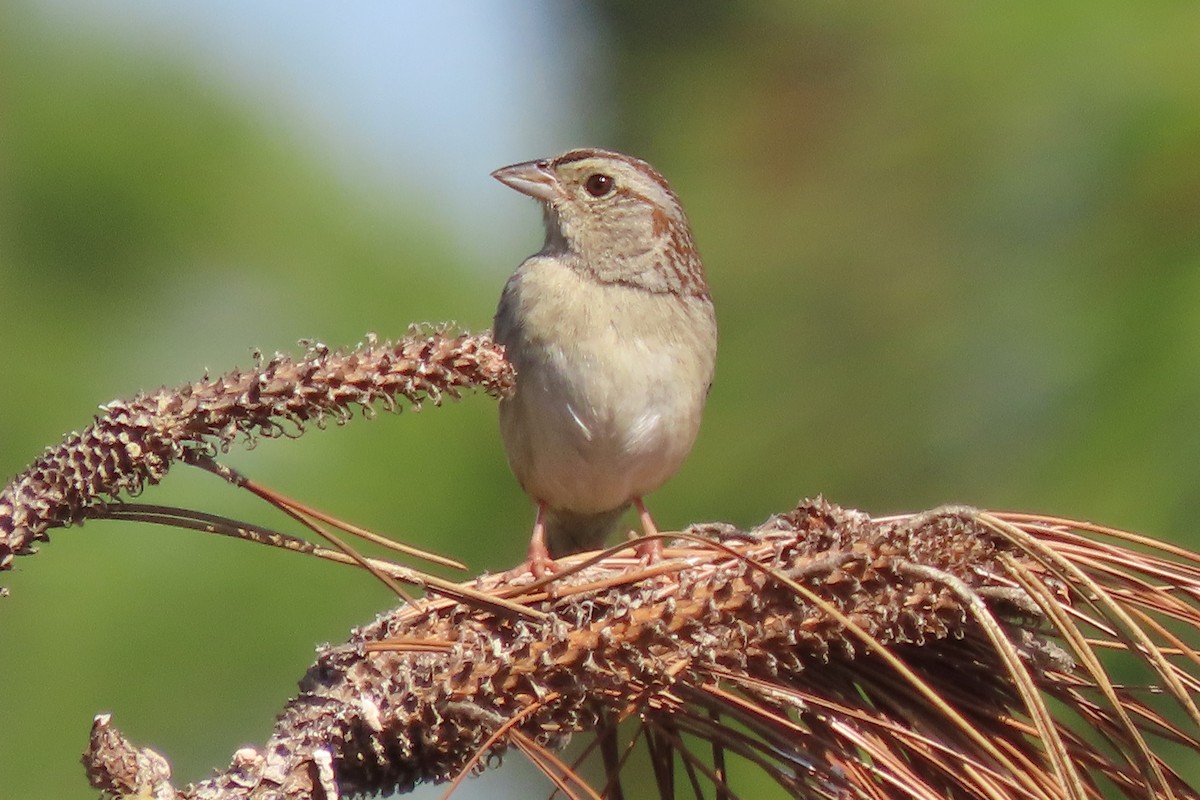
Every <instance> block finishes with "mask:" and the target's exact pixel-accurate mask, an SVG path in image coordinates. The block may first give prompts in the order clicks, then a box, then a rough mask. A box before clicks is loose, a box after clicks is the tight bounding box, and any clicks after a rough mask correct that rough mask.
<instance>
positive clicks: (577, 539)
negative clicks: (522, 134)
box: [492, 148, 717, 576]
mask: <svg viewBox="0 0 1200 800" xmlns="http://www.w3.org/2000/svg"><path fill="white" fill-rule="evenodd" d="M492 176H493V177H494V178H496V179H497V180H499V181H500V182H501V183H504V184H505V185H507V186H509V187H511V188H513V189H516V190H517V191H518V192H521V193H522V194H526V195H529V196H530V197H532V198H534V199H535V200H537V201H538V202H539V203H540V204H541V206H542V212H543V218H544V222H545V229H546V239H545V243H544V244H543V245H542V249H541V250H540V251H538V252H537V253H535V254H534V255H532V256H530V257H528V258H527V259H525V260H524V261H523V262H522V263H521V264H520V266H518V267H517V269H516V271H515V272H514V273H513V274H512V275H511V277H509V279H508V281H507V282H506V283H505V286H504V290H503V292H502V293H501V296H500V303H499V306H498V307H497V309H496V316H495V321H494V327H493V331H494V336H495V339H496V341H497V342H498V343H500V344H502V345H504V348H505V353H506V354H507V357H508V359H509V360H510V361H511V363H512V364H513V366H514V367H515V369H516V375H517V377H516V386H515V390H514V392H513V393H512V394H511V395H510V396H509V397H507V398H506V399H504V400H502V401H501V402H500V433H501V438H502V440H503V442H504V449H505V452H506V454H507V456H508V462H509V465H510V466H511V467H512V470H513V473H514V474H515V475H516V477H517V480H518V482H519V483H520V485H521V487H522V489H523V490H524V491H525V493H526V494H528V495H529V496H530V497H531V498H532V499H533V501H534V503H535V504H536V506H537V514H536V517H535V521H534V525H533V534H532V537H531V538H530V542H529V549H528V564H529V568H530V569H531V571H532V572H533V573H534V574H535V575H536V576H542V575H544V574H546V573H547V572H549V571H553V569H554V566H553V559H554V558H558V557H562V556H565V555H569V554H571V553H577V552H581V551H584V550H591V549H595V548H597V547H599V546H601V545H602V544H603V543H604V540H605V539H606V538H607V537H608V535H609V534H610V533H611V532H612V530H613V529H614V528H615V526H616V525H617V523H618V521H619V520H620V518H621V516H622V515H623V514H624V513H625V511H626V510H627V509H628V508H629V507H630V506H631V505H633V506H635V507H636V508H637V510H638V513H639V516H640V519H641V526H642V530H643V533H645V534H646V535H647V536H649V537H654V536H656V534H657V532H658V529H657V527H656V525H655V524H654V520H653V518H652V517H651V516H650V512H649V511H647V509H646V505H645V502H644V499H645V497H646V495H648V494H649V493H651V492H653V491H654V490H655V489H657V488H658V487H660V486H662V485H663V483H665V482H666V481H667V480H668V479H669V478H670V477H671V476H672V475H674V474H675V473H676V472H677V471H678V470H679V467H680V465H681V464H682V463H683V461H684V459H685V458H686V457H687V454H688V452H689V451H690V450H691V448H692V444H693V442H694V441H695V439H696V434H697V432H698V430H699V428H700V418H701V415H702V413H703V411H704V403H705V399H706V398H707V396H708V391H709V388H710V387H711V385H712V379H713V370H714V367H715V363H716V354H717V323H716V316H715V313H714V310H713V303H712V297H711V295H710V293H709V288H708V283H707V282H706V280H705V277H704V267H703V264H702V262H701V260H700V255H699V253H698V252H697V251H696V247H695V244H694V243H693V241H692V233H691V228H690V226H689V224H688V220H687V216H686V215H685V214H684V211H683V207H682V206H681V205H680V202H679V198H678V197H677V196H676V195H675V192H674V191H672V190H671V187H670V185H669V184H668V183H667V181H666V179H665V178H663V176H662V175H660V174H659V173H658V171H657V170H655V169H654V168H653V167H651V166H650V165H649V164H647V163H646V162H645V161H641V160H639V159H636V158H631V157H630V156H626V155H622V154H620V153H615V152H612V151H608V150H600V149H591V148H585V149H576V150H570V151H568V152H566V153H563V154H562V155H559V156H556V157H554V158H545V159H539V160H536V161H526V162H523V163H520V164H513V165H511V166H507V167H501V168H500V169H498V170H496V171H495V172H493V173H492ZM639 552H641V553H642V554H643V555H644V556H647V557H648V558H650V559H651V560H652V559H655V558H659V557H661V553H662V546H661V544H660V543H659V541H658V539H651V540H650V543H649V544H647V545H644V546H642V547H640V548H639Z"/></svg>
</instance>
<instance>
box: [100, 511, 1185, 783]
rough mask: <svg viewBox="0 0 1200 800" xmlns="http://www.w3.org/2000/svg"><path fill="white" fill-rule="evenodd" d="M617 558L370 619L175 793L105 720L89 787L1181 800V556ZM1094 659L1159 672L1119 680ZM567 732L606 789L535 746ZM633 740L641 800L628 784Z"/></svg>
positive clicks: (688, 547) (759, 533)
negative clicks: (488, 784)
mask: <svg viewBox="0 0 1200 800" xmlns="http://www.w3.org/2000/svg"><path fill="white" fill-rule="evenodd" d="M1101 537H1108V538H1106V539H1101ZM1113 537H1115V540H1114V538H1113ZM628 553H629V551H624V552H623V553H620V554H611V553H610V554H607V555H606V556H605V557H604V558H602V559H600V560H598V561H597V560H596V559H595V558H590V559H589V556H594V554H587V555H581V556H577V557H573V559H572V560H571V562H569V563H568V564H567V565H566V566H567V569H565V571H564V572H563V573H560V574H559V575H558V576H557V577H556V579H555V580H554V581H552V582H551V583H550V584H549V585H539V584H531V583H529V582H528V581H521V580H515V579H506V578H503V577H492V578H483V579H479V580H478V581H476V582H475V583H474V586H473V588H474V589H476V590H479V591H483V592H486V593H491V594H493V595H495V596H497V597H504V598H506V599H507V600H508V601H509V602H511V603H514V604H516V606H517V610H516V611H514V610H511V609H502V610H498V609H497V608H496V607H494V606H492V607H484V606H482V605H480V604H478V603H475V602H471V601H469V600H468V601H466V602H455V601H449V600H442V599H438V598H435V597H430V598H426V599H423V600H419V601H415V602H412V603H408V604H405V605H402V606H401V607H400V608H398V609H396V610H395V611H392V612H389V613H387V614H384V615H382V616H381V617H380V618H379V619H377V620H376V621H375V622H374V623H372V624H370V625H368V626H366V627H364V628H362V629H359V630H357V631H355V632H354V633H353V634H352V636H351V637H350V639H349V641H347V642H346V643H345V644H343V645H340V646H337V647H331V648H327V649H326V650H324V651H323V652H322V653H321V654H320V656H319V658H318V660H317V662H316V663H315V664H314V665H313V667H312V668H311V669H310V670H309V672H308V674H307V675H306V676H305V677H304V679H303V680H302V681H301V684H300V694H299V696H297V697H296V698H295V699H294V700H293V701H291V702H290V703H289V704H288V705H287V707H286V708H285V709H284V711H283V713H282V714H281V716H280V718H279V720H278V722H277V725H276V728H275V731H274V734H273V736H272V737H271V739H270V741H268V742H267V743H266V745H265V746H264V747H262V748H261V749H249V748H248V749H243V750H241V751H239V752H238V753H237V754H236V755H235V757H234V759H233V763H232V764H231V765H230V767H229V769H228V770H227V771H225V772H223V773H221V774H218V775H216V776H215V777H213V778H210V779H208V780H205V781H202V782H200V783H197V784H193V785H191V786H187V787H184V788H182V789H178V790H177V789H175V788H174V787H173V786H172V785H171V783H170V770H169V767H168V766H167V762H166V760H165V759H164V758H163V757H162V756H160V755H158V754H156V753H154V752H153V751H151V750H148V749H138V748H136V747H134V746H133V745H131V744H130V743H129V742H128V741H127V740H125V739H124V737H123V736H122V735H121V734H120V733H119V732H118V731H117V730H116V729H115V728H113V727H112V725H111V723H110V720H109V719H108V718H107V717H103V718H99V719H97V721H96V723H95V726H94V728H93V733H92V741H91V747H90V749H89V751H88V753H87V754H86V756H85V764H86V766H87V769H88V773H89V776H90V778H91V780H92V783H93V785H94V786H95V787H96V788H98V789H101V790H104V791H106V792H108V793H110V794H112V795H116V796H123V795H136V796H146V797H148V796H153V797H156V798H164V799H166V798H188V799H189V800H201V798H203V799H205V800H216V799H217V798H222V799H225V798H253V799H260V798H261V799H265V798H280V797H287V798H298V799H300V800H308V799H309V798H312V799H313V800H332V798H341V797H350V796H355V795H361V794H372V793H389V792H392V791H404V790H407V789H409V788H411V787H412V786H414V785H416V784H418V783H423V782H453V781H457V780H460V779H461V778H462V777H464V776H466V775H469V774H471V773H474V772H478V771H479V770H481V769H482V768H483V767H484V765H489V764H492V763H494V761H495V760H496V757H497V756H499V755H500V754H503V753H505V752H509V753H511V752H512V751H514V750H515V751H517V752H519V753H521V754H523V755H524V757H526V758H529V759H530V760H531V761H532V762H533V763H534V764H536V765H537V766H538V767H539V768H540V769H541V770H542V771H543V772H544V773H545V775H546V776H547V778H548V781H549V786H550V787H551V788H553V789H557V791H558V793H559V794H560V796H563V797H569V798H584V797H598V796H604V797H613V798H619V797H626V796H629V797H645V796H658V797H677V796H679V797H717V798H738V797H749V796H753V794H752V791H753V790H749V793H748V794H739V786H738V785H737V782H736V781H731V780H728V775H729V770H728V766H729V765H730V763H731V762H733V761H734V760H741V761H743V762H748V763H749V764H751V765H753V766H754V767H756V768H757V769H758V770H761V772H762V773H763V774H765V775H767V776H769V778H770V779H771V780H773V781H774V782H775V783H776V784H778V785H779V786H780V787H782V788H783V789H784V790H785V791H786V793H788V794H789V795H792V796H796V797H813V798H921V799H922V800H935V798H939V799H940V798H948V797H962V798H1029V799H1031V800H1050V799H1051V798H1054V799H1056V800H1057V799H1058V798H1074V799H1077V800H1084V798H1096V799H1098V798H1101V797H1112V796H1121V797H1129V798H1146V799H1147V800H1148V799H1149V798H1173V797H1179V798H1184V797H1189V798H1190V797H1196V796H1197V792H1196V790H1195V789H1194V788H1193V787H1192V786H1191V785H1189V783H1188V778H1187V777H1186V776H1181V775H1179V774H1177V773H1176V772H1175V771H1173V769H1172V767H1171V766H1170V764H1169V763H1168V761H1167V760H1166V759H1165V758H1163V757H1162V756H1160V754H1159V752H1160V749H1161V746H1162V744H1163V743H1164V742H1171V743H1173V744H1175V745H1177V746H1179V747H1182V748H1183V749H1184V750H1186V751H1189V752H1191V753H1192V754H1193V757H1196V756H1198V755H1200V741H1198V740H1197V738H1196V737H1197V732H1198V731H1200V713H1198V712H1197V709H1196V706H1195V702H1194V699H1195V696H1196V693H1197V690H1198V688H1200V686H1198V683H1197V678H1196V675H1197V674H1198V673H1200V669H1198V663H1200V662H1198V659H1197V657H1196V654H1195V652H1194V650H1193V649H1192V646H1193V645H1194V641H1195V638H1196V634H1197V632H1200V557H1198V556H1196V555H1195V554H1191V553H1188V552H1185V551H1182V550H1178V549H1173V548H1170V547H1168V546H1164V545H1157V544H1155V543H1153V542H1150V541H1147V540H1144V539H1140V538H1138V537H1134V536H1132V535H1129V534H1121V533H1120V532H1116V531H1106V530H1103V529H1098V528H1094V527H1089V526H1085V525H1082V524H1080V523H1071V522H1067V521H1064V520H1056V519H1049V518H1039V517H1032V516H1018V515H1003V514H990V513H986V512H979V511H975V510H972V509H966V508H950V509H943V510H940V511H934V512H929V513H927V514H922V515H917V516H905V517H895V518H887V519H871V518H869V517H867V516H866V515H864V514H861V513H857V512H851V511H846V510H843V509H840V508H838V507H836V506H832V505H829V504H828V503H826V502H824V501H822V500H817V501H812V502H807V503H805V504H802V505H801V506H800V507H798V508H797V509H795V510H794V511H792V512H789V513H787V514H784V515H780V516H776V517H773V518H772V519H770V520H768V522H767V523H765V524H764V525H762V526H760V527H759V528H757V529H755V530H753V531H749V532H739V531H735V530H733V529H732V528H727V527H724V526H719V525H717V526H706V527H703V528H697V529H694V530H692V531H690V532H688V533H687V534H686V535H685V536H684V537H682V538H680V539H678V540H676V541H675V542H674V543H673V544H671V545H670V546H669V547H668V549H667V551H666V559H665V560H664V561H663V562H660V563H657V564H653V565H650V566H649V567H647V566H644V565H639V563H638V562H637V561H636V560H635V559H634V558H631V557H628ZM589 560H590V562H591V563H589ZM521 608H524V609H525V610H526V612H527V613H521V612H520V609H521ZM1189 641H1190V642H1192V644H1189ZM1109 652H1120V653H1123V654H1125V655H1126V656H1130V657H1133V658H1134V659H1136V660H1137V661H1140V662H1141V664H1142V665H1143V674H1144V675H1146V676H1151V677H1152V682H1153V684H1154V685H1153V686H1151V685H1149V681H1147V682H1146V685H1138V684H1134V683H1116V682H1114V681H1113V680H1112V679H1111V678H1110V677H1109V674H1108V671H1107V669H1106V666H1105V664H1104V658H1105V655H1106V654H1107V653H1109ZM572 736H583V737H584V738H585V739H586V740H587V742H588V744H587V746H586V747H585V748H584V749H583V755H582V757H581V759H582V760H594V761H595V762H597V763H598V764H599V769H600V771H599V774H600V775H601V776H602V777H601V778H600V779H599V780H595V779H593V780H591V781H590V782H589V781H588V780H586V779H585V778H583V777H582V776H581V773H582V772H587V771H588V766H586V765H582V764H580V763H576V764H567V763H564V762H563V761H562V760H560V758H559V757H558V756H557V755H556V751H559V750H560V749H561V747H562V746H563V745H564V744H565V743H566V741H567V740H568V739H569V738H571V737H572ZM635 747H644V748H645V749H646V751H647V752H648V753H649V754H650V763H651V766H652V774H653V781H654V783H655V785H654V788H653V790H651V789H649V788H647V787H646V786H645V785H644V784H643V785H641V786H640V787H638V786H624V787H623V786H622V778H623V774H622V773H623V767H624V759H625V757H626V755H627V754H628V752H629V751H630V750H632V749H634V748H635ZM743 771H744V770H743ZM589 774H596V772H595V771H594V770H593V771H592V772H590V773H589ZM1191 777H1192V778H1193V779H1194V778H1195V776H1194V775H1193V776H1191ZM451 786H453V784H451ZM549 794H550V792H549V791H547V795H549Z"/></svg>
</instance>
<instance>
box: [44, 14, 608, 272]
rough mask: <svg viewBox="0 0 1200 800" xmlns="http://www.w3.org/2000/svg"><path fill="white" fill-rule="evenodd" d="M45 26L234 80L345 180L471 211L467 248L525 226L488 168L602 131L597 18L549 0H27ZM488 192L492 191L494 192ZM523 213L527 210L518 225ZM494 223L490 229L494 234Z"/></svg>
mask: <svg viewBox="0 0 1200 800" xmlns="http://www.w3.org/2000/svg"><path fill="white" fill-rule="evenodd" d="M38 7H39V8H40V9H41V10H42V12H43V13H44V14H45V15H46V17H47V18H48V20H49V21H50V22H51V23H52V24H53V25H54V26H64V27H77V28H83V29H87V30H89V31H91V32H93V33H99V34H100V35H102V36H110V37H112V38H113V39H115V40H116V41H118V42H119V43H120V44H121V45H122V46H124V47H131V48H138V49H145V50H148V51H153V52H159V53H168V54H172V55H173V56H176V57H178V58H179V59H181V60H183V61H184V62H190V63H193V64H195V65H196V67H197V69H198V70H199V71H201V72H202V73H204V74H206V75H209V76H211V78H212V79H213V80H214V81H215V82H218V83H220V84H225V85H228V86H229V87H231V88H232V89H234V90H235V91H236V92H238V93H241V94H243V95H244V96H245V97H246V98H247V100H248V101H249V102H251V103H254V104H255V105H261V106H262V107H263V109H264V111H265V112H266V113H268V114H269V115H272V116H277V117H278V118H279V120H280V122H281V123H283V124H286V125H288V126H291V127H293V128H294V130H295V132H296V134H297V135H298V137H299V138H300V140H301V141H310V142H311V143H312V146H313V148H314V150H315V152H316V153H317V154H318V155H319V156H321V157H323V158H327V159H328V160H329V161H330V162H331V163H332V164H333V165H334V167H335V168H336V169H337V171H338V172H339V173H341V174H343V175H345V176H346V177H347V178H348V179H350V180H352V181H358V182H365V183H366V184H367V185H375V186H383V187H385V188H389V189H390V188H393V187H395V188H397V189H399V190H401V191H405V192H406V193H407V192H411V190H412V189H413V188H414V187H415V188H417V189H418V190H419V191H422V192H425V193H426V197H427V198H428V201H429V203H430V206H431V207H432V208H433V209H434V211H435V212H438V213H441V214H443V215H454V216H458V215H472V216H473V217H474V219H473V224H472V225H471V226H470V228H469V231H470V233H469V235H465V236H464V237H463V243H462V244H463V247H464V248H465V250H466V252H467V253H468V254H471V255H473V256H481V255H485V254H486V253H487V252H488V251H489V250H492V249H494V248H495V247H496V246H497V245H509V244H511V243H512V242H514V241H529V240H530V239H531V238H536V237H533V236H531V235H530V233H529V231H528V230H527V229H528V228H529V227H530V216H531V215H530V210H529V208H527V207H523V206H522V205H521V204H520V202H519V200H520V198H517V197H516V196H515V195H514V196H512V197H504V193H502V192H501V191H499V189H498V187H492V186H490V185H488V184H489V182H490V179H489V178H488V173H489V172H490V171H491V170H493V169H495V168H496V167H499V166H502V165H504V164H508V163H512V162H514V161H520V160H524V159H527V158H534V157H537V156H542V155H550V154H552V153H554V152H557V151H559V150H562V149H565V148H567V147H571V146H575V145H579V144H602V143H603V141H602V137H603V135H604V133H605V131H603V130H595V129H593V124H592V123H593V121H594V122H595V123H596V124H598V125H600V126H603V124H604V115H603V114H602V113H594V112H591V110H592V109H597V108H603V105H604V103H603V101H602V100H601V99H599V98H600V97H601V96H602V95H603V93H604V90H603V85H604V67H603V62H602V59H601V58H600V56H602V54H603V47H602V46H600V45H601V42H602V40H603V33H602V31H600V30H598V29H597V25H596V23H595V22H594V21H593V20H592V19H590V18H589V16H588V15H587V13H586V7H584V6H576V5H574V4H566V3H556V2H553V0H508V1H507V2H502V1H501V0H477V1H474V2H461V3H459V2H454V3H408V2H396V1H395V0H393V1H392V2H388V0H369V1H363V2H339V3H330V2H317V1H316V0H256V1H254V2H243V1H242V0H207V1H201V0H158V1H157V2H155V1H154V0H38ZM500 198H503V199H500ZM532 224H534V225H536V223H532ZM497 237H499V239H498V240H497Z"/></svg>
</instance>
